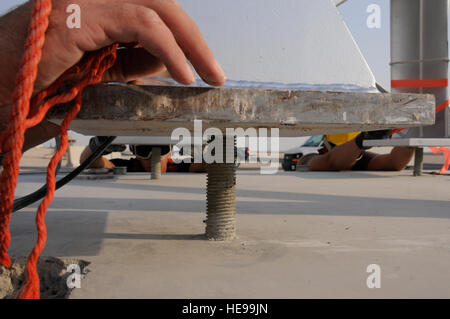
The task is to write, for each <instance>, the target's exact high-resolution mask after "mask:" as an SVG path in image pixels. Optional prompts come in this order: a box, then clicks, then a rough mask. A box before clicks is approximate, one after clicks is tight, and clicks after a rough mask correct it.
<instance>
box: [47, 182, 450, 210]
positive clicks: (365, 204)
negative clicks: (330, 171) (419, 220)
mask: <svg viewBox="0 0 450 319" xmlns="http://www.w3.org/2000/svg"><path fill="white" fill-rule="evenodd" d="M116 186H120V187H126V188H127V189H128V190H130V189H133V187H136V188H138V189H141V187H145V189H146V190H147V191H152V190H157V191H164V192H169V193H173V194H174V195H173V196H171V198H170V199H156V198H148V199H145V198H125V199H124V198H120V199H119V198H82V197H79V198H76V197H70V198H64V197H59V198H55V200H54V202H53V203H52V209H59V208H60V209H67V208H68V207H67V203H68V202H69V201H70V202H71V203H77V207H76V208H77V209H79V210H82V211H86V210H87V211H95V210H104V209H110V210H114V211H123V212H124V215H125V216H126V212H127V211H142V212H148V213H151V212H152V211H159V212H177V213H179V212H180V213H204V212H205V206H206V203H205V201H206V198H205V200H202V199H199V200H194V199H176V198H177V196H176V194H177V193H188V194H189V193H193V194H198V193H199V191H198V189H192V188H189V187H167V186H161V185H158V186H156V185H155V186H151V185H123V184H116ZM236 195H237V202H236V208H237V213H238V214H255V215H283V214H284V215H323V216H384V217H424V218H450V201H440V200H423V199H398V198H383V197H359V196H341V195H328V194H304V193H292V192H279V191H259V190H237V192H236ZM62 214H64V213H62Z"/></svg>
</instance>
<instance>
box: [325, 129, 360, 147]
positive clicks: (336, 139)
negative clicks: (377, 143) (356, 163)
mask: <svg viewBox="0 0 450 319" xmlns="http://www.w3.org/2000/svg"><path fill="white" fill-rule="evenodd" d="M359 133H361V132H353V133H342V134H328V135H325V137H326V139H327V141H328V142H330V143H333V144H334V145H341V144H344V143H346V142H348V141H351V140H352V139H354V138H355V137H357V136H358V134H359Z"/></svg>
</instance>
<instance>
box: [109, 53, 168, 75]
mask: <svg viewBox="0 0 450 319" xmlns="http://www.w3.org/2000/svg"><path fill="white" fill-rule="evenodd" d="M164 70H165V66H164V63H163V62H162V61H161V60H160V59H158V58H156V57H155V56H153V55H151V54H150V53H148V52H147V51H146V50H145V49H144V48H131V49H121V50H118V51H117V59H116V63H115V64H114V66H113V67H112V68H111V69H109V70H108V71H106V72H105V73H104V74H103V81H104V82H129V81H134V80H137V79H139V78H142V77H146V76H152V75H155V74H157V73H160V72H162V71H164Z"/></svg>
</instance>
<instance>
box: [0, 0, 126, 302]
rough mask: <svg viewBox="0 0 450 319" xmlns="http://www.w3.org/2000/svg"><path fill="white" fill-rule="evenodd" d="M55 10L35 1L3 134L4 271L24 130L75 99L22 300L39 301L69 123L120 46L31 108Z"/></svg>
mask: <svg viewBox="0 0 450 319" xmlns="http://www.w3.org/2000/svg"><path fill="white" fill-rule="evenodd" d="M51 10H52V2H51V0H35V1H34V8H33V14H32V19H31V23H30V26H29V28H28V38H27V41H26V44H25V50H24V54H23V57H22V62H21V65H20V70H19V74H18V76H17V79H16V88H15V91H14V94H13V108H12V110H11V112H10V115H9V126H8V128H7V129H5V131H3V132H2V133H1V134H0V152H2V151H3V153H4V159H3V172H2V174H1V176H0V195H1V196H0V264H2V265H3V266H4V267H10V266H11V259H10V257H9V256H8V254H7V251H8V248H9V244H10V242H11V236H10V232H9V222H10V219H11V213H12V206H13V202H14V192H15V189H16V186H17V176H18V174H19V161H20V158H21V156H22V147H23V143H24V135H25V131H26V130H27V129H29V128H31V127H33V126H35V125H37V124H39V123H40V122H41V121H42V120H43V119H44V118H45V115H46V114H47V112H48V110H50V109H51V108H52V107H53V106H55V105H56V104H61V103H68V102H70V101H73V100H75V103H74V107H73V108H72V109H71V110H70V111H69V112H68V114H67V115H66V117H65V119H64V121H63V123H62V125H61V128H60V136H61V146H60V148H59V149H58V150H57V152H56V153H55V155H54V156H53V158H52V159H51V161H50V163H49V165H48V168H47V193H46V196H45V198H44V199H43V200H42V202H41V203H40V205H39V208H38V210H37V214H36V227H37V242H36V244H35V246H34V248H33V250H32V252H31V253H30V255H29V257H28V261H27V282H26V284H25V286H24V288H23V291H22V292H21V294H20V297H21V298H39V297H40V290H39V289H40V287H39V277H38V273H37V269H36V263H37V260H38V258H39V255H40V254H41V252H42V250H43V249H44V246H45V242H46V239H47V229H46V226H45V220H44V217H45V212H46V211H47V209H48V207H49V205H50V203H51V202H52V200H53V197H54V193H55V183H56V182H55V169H56V166H57V164H58V162H59V161H60V160H61V158H62V157H63V155H64V154H65V152H66V150H67V147H68V135H67V130H68V127H69V124H70V122H71V121H72V120H73V119H74V118H75V116H76V115H77V114H78V112H79V110H80V108H81V101H82V91H83V89H84V88H85V87H86V86H88V85H92V84H95V83H99V82H100V81H101V80H102V75H103V73H104V72H105V71H106V70H108V69H109V68H110V67H111V66H112V65H113V64H114V62H115V60H116V50H117V47H118V44H114V45H111V46H109V47H107V48H104V49H101V50H99V51H96V52H92V53H89V54H86V56H85V57H84V59H83V60H82V61H81V62H80V63H78V64H77V65H75V66H74V67H72V68H71V69H69V70H68V71H66V72H65V73H64V74H63V75H62V76H61V77H60V78H58V79H57V80H56V81H55V82H54V83H53V84H52V85H51V86H50V87H48V88H47V89H46V90H44V91H42V92H40V93H38V94H37V95H36V96H35V97H34V98H33V100H32V101H31V103H30V99H31V96H32V93H33V89H34V83H35V81H36V76H37V71H38V65H39V62H40V60H41V56H42V48H43V45H44V42H45V33H46V31H47V27H48V23H49V16H50V13H51ZM85 71H87V73H86V75H85V76H84V77H83V78H82V79H81V80H80V81H79V82H78V83H76V84H75V85H74V86H73V87H72V88H71V89H70V90H69V91H68V92H66V93H62V94H56V92H57V91H58V89H59V88H60V86H61V84H62V83H63V82H64V80H65V79H66V78H67V76H68V75H71V74H79V73H84V72H85ZM55 94H56V95H55Z"/></svg>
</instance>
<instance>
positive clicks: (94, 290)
mask: <svg viewBox="0 0 450 319" xmlns="http://www.w3.org/2000/svg"><path fill="white" fill-rule="evenodd" d="M205 179H206V176H205V175H204V174H181V173H178V174H176V173H172V174H166V175H164V176H163V178H162V179H161V180H157V181H154V180H151V179H150V176H149V175H147V174H136V175H126V176H120V177H119V178H116V179H114V180H104V181H90V180H75V181H74V182H72V183H71V184H69V185H68V186H66V187H65V188H63V189H61V190H60V191H58V192H57V196H56V198H55V200H54V202H53V204H52V206H51V208H50V210H49V211H48V213H47V217H46V221H47V225H48V241H47V245H46V248H45V251H44V253H43V255H47V256H55V257H63V258H73V257H76V258H82V259H84V260H87V261H90V262H91V264H90V265H89V266H88V269H89V270H90V272H89V273H88V275H87V276H86V277H85V278H84V279H83V280H82V282H81V285H82V286H81V288H80V289H75V290H74V292H73V293H72V295H71V297H72V298H119V297H124V298H131V297H132V298H316V297H318V298H400V297H401V298H413V297H414V298H415V297H425V298H434V297H437V298H441V297H446V298H449V297H450V267H449V266H450V248H449V247H450V200H449V199H450V198H449V189H448V187H449V182H450V177H449V176H432V175H426V176H423V177H420V178H415V177H412V176H411V172H401V173H379V172H378V173H374V172H370V173H369V172H345V173H317V172H316V173H312V172H309V173H300V172H291V173H286V172H280V173H279V174H277V175H275V176H261V175H259V171H257V170H249V169H247V170H240V171H238V186H237V203H236V204H237V212H238V215H237V234H238V239H236V240H234V241H233V242H211V241H205V240H203V237H202V234H203V233H204V224H203V222H202V221H203V220H204V219H205V197H206V195H205V182H206V180H205ZM19 180H20V184H19V187H18V191H17V195H19V196H20V195H24V194H26V193H29V192H31V191H32V190H34V189H36V188H37V187H39V186H40V185H41V183H42V182H43V180H44V176H43V175H36V174H33V175H22V176H20V178H19ZM34 207H36V205H35V206H34ZM11 232H12V244H11V248H10V253H11V254H12V255H15V256H23V255H27V254H28V252H29V251H30V249H31V247H32V245H33V243H34V240H35V226H34V208H27V209H25V210H24V211H23V212H20V213H16V214H15V215H13V218H12V222H11ZM369 264H378V265H380V267H381V288H380V289H368V288H367V286H366V279H367V277H368V275H369V274H368V273H366V267H367V266H368V265H369Z"/></svg>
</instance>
